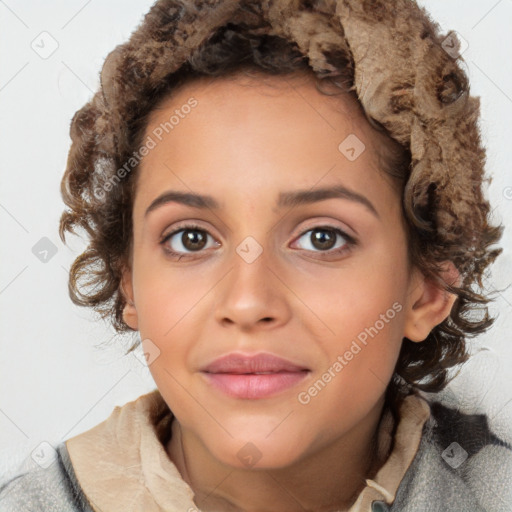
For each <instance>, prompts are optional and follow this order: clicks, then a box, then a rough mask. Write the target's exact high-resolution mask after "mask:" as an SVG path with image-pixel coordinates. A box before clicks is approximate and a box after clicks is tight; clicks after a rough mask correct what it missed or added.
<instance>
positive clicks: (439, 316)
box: [404, 261, 460, 342]
mask: <svg viewBox="0 0 512 512" xmlns="http://www.w3.org/2000/svg"><path fill="white" fill-rule="evenodd" d="M442 266H443V268H444V271H443V273H442V274H441V276H440V277H441V278H442V279H443V281H445V282H446V283H448V284H452V285H457V286H460V274H459V272H458V270H457V269H456V268H455V265H454V264H453V263H452V262H451V261H446V262H444V263H443V264H442ZM411 290H412V291H411V292H410V295H409V302H408V304H407V308H406V320H405V325H404V337H406V338H408V339H409V340H411V341H415V342H421V341H424V340H425V339H426V338H427V337H428V335H429V334H430V332H431V331H432V329H433V328H434V327H436V326H437V325H439V324H440V323H442V322H443V321H444V320H445V319H446V318H448V316H449V315H450V312H451V310H452V306H453V304H454V302H455V300H456V299H457V296H456V295H454V294H452V293H449V292H447V291H445V290H444V289H443V288H442V287H441V285H439V284H436V283H434V282H433V281H432V280H430V279H426V278H425V276H423V275H422V274H420V273H419V271H418V274H417V276H416V279H414V280H412V281H411Z"/></svg>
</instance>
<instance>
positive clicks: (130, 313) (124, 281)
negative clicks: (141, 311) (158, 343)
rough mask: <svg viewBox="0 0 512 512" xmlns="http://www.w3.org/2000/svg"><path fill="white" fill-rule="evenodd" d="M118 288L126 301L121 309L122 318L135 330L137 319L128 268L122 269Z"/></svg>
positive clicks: (137, 324)
mask: <svg viewBox="0 0 512 512" xmlns="http://www.w3.org/2000/svg"><path fill="white" fill-rule="evenodd" d="M120 288H121V290H120V292H121V294H122V295H123V297H124V299H125V301H126V304H125V305H124V309H123V320H124V322H125V323H126V324H127V325H128V326H129V327H131V328H132V329H133V330H134V331H136V330H138V328H139V321H138V316H137V309H136V307H135V301H134V296H133V284H132V273H131V270H130V269H128V268H125V269H124V270H123V277H122V278H121V283H120Z"/></svg>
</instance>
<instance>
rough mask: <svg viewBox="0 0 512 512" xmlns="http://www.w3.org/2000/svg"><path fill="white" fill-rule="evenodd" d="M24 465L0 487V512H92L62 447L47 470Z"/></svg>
mask: <svg viewBox="0 0 512 512" xmlns="http://www.w3.org/2000/svg"><path fill="white" fill-rule="evenodd" d="M27 466H28V465H27V464H25V469H23V470H22V471H21V472H20V473H19V474H18V475H16V476H14V477H12V478H10V479H8V480H7V481H4V482H1V483H0V512H29V511H30V512H36V511H41V512H42V511H45V512H61V511H63V510H65V511H66V512H93V510H92V508H91V507H90V505H89V503H88V501H87V499H86V497H85V495H84V494H83V492H82V490H81V488H80V486H79V484H78V481H77V480H76V477H75V475H74V472H73V468H72V466H71V462H70V460H69V455H68V453H67V449H66V446H65V443H62V444H60V445H59V446H58V447H57V448H56V457H55V459H54V460H53V462H52V463H51V464H50V465H48V466H47V467H41V466H38V465H37V464H35V463H34V464H33V465H31V466H29V467H28V469H27Z"/></svg>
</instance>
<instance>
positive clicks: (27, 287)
mask: <svg viewBox="0 0 512 512" xmlns="http://www.w3.org/2000/svg"><path fill="white" fill-rule="evenodd" d="M151 4H152V2H151V1H149V0H138V1H136V2H135V1H127V0H109V1H101V2H99V1H93V0H88V1H86V0H80V1H78V0H66V1H64V0H48V1H46V2H35V1H32V2H30V1H29V2H27V1H24V2H23V1H21V0H6V1H0V28H1V29H0V55H1V65H0V134H1V136H0V159H1V160H0V161H1V165H0V173H1V174H0V180H1V187H0V229H1V241H0V258H1V259H0V261H1V264H0V315H1V316H0V318H1V322H0V333H1V346H0V433H1V434H0V461H1V462H0V470H3V471H6V468H8V467H10V466H12V464H14V463H15V462H16V460H19V459H20V457H22V456H24V455H27V454H30V453H31V452H32V450H34V449H35V448H36V447H38V446H39V445H40V443H41V442H44V441H46V442H48V443H50V444H51V445H53V446H56V445H57V444H58V443H59V442H60V441H61V440H64V439H67V438H69V437H72V436H74V435H77V434H79V433H80V432H83V431H85V430H88V429H89V428H91V427H93V426H94V425H96V424H98V423H99V422H101V421H103V420H104V419H105V418H107V417H108V416H109V415H110V413H111V412H112V410H113V408H114V407H115V406H116V405H122V404H124V403H126V402H128V401H130V400H133V399H135V398H136V397H138V396H140V395H142V394H144V393H146V392H148V391H150V390H152V389H154V387H155V385H154V383H153V381H152V378H151V375H150V374H149V371H148V370H147V368H146V367H145V366H144V365H143V364H142V363H141V360H140V359H139V357H140V353H139V354H138V355H137V353H136V354H129V355H127V356H124V355H123V354H124V351H125V349H126V347H127V346H129V344H130V341H131V338H130V337H125V338H124V339H123V338H120V337H119V336H116V335H115V333H114V331H113V329H112V328H111V327H109V325H107V324H106V323H104V322H102V321H100V320H98V318H97V317H96V316H95V315H94V314H93V313H92V312H90V311H88V310H85V309H82V308H79V307H77V306H74V305H73V304H72V302H71V300H70V299H69V297H68V290H67V278H68V269H69V267H70V264H71V263H72V261H73V259H74V258H75V257H76V256H77V255H78V254H79V253H80V252H81V251H82V250H83V249H84V248H85V244H84V242H83V241H80V240H79V239H77V238H73V237H70V238H69V246H65V245H64V244H63V243H62V242H61V241H60V238H59V236H58V221H59V217H60V214H61V212H62V209H63V207H64V205H63V203H62V200H61V197H60V190H59V184H60V179H61V176H62V173H63V172H64V169H65V165H66V158H67V152H68V150H69V145H70V138H69V125H70V121H71V118H72V116H73V114H74V113H75V111H76V110H78V109H79V108H81V107H82V106H83V105H84V104H85V103H86V102H87V101H88V100H89V99H90V98H91V97H92V95H93V92H95V91H96V89H97V87H98V85H99V78H98V77H99V71H100V69H101V65H102V63H103V60H104V59H105V57H106V56H107V54H108V53H109V52H110V51H111V50H112V49H113V48H114V47H115V46H116V45H117V44H120V43H122V42H124V41H126V40H127V39H128V37H129V36H130V34H131V32H132V31H133V30H134V29H135V27H136V26H137V25H138V24H139V23H140V22H141V21H142V17H143V15H144V14H145V13H146V12H147V10H148V8H149V7H150V5H151ZM421 5H424V6H425V7H427V9H428V10H429V11H430V12H431V14H432V15H433V17H434V19H435V20H437V21H438V22H439V23H440V25H441V27H442V29H443V32H444V33H448V31H449V30H451V29H453V30H456V31H457V32H458V34H459V38H462V39H461V40H462V41H463V44H464V45H466V44H467V49H466V50H465V51H464V53H463V57H464V60H465V68H466V71H467V73H468V75H469V78H470V82H471V93H472V94H473V95H476V96H480V98H481V112H482V118H481V129H482V135H483V138H484V143H485V145H486V146H487V148H488V153H487V171H488V173H489V174H491V175H492V176H493V182H492V184H491V185H490V187H489V190H488V196H489V198H490V200H491V203H492V205H493V208H494V210H493V218H494V219H495V220H496V221H500V222H504V223H505V225H506V230H505V234H504V238H503V240H502V246H503V247H504V253H503V254H502V255H501V256H500V258H499V259H498V261H497V262H496V264H495V265H494V268H493V271H492V274H491V275H490V276H489V278H488V279H487V283H488V286H489V287H491V288H493V289H496V288H499V289H500V290H503V291H501V292H499V293H497V294H496V301H495V302H494V303H493V304H492V306H491V312H492V313H493V314H494V315H498V318H497V320H496V323H495V325H494V327H493V328H492V329H491V330H490V331H489V332H488V333H486V334H485V335H483V336H481V337H479V338H478V339H477V340H475V341H474V342H473V345H472V346H473V351H474V352H475V353H476V354H477V355H475V357H474V358H473V360H472V361H471V362H470V363H468V364H467V365H466V366H465V367H464V368H463V370H462V372H461V373H460V375H459V376H458V377H457V378H456V380H455V381H454V382H453V383H452V384H451V385H450V389H449V392H450V393H453V394H455V395H456V396H458V397H459V398H460V399H461V402H462V403H463V406H464V407H466V408H467V409H468V410H470V409H471V410H485V411H486V412H487V413H488V414H489V415H490V417H491V419H492V420H493V422H494V423H495V424H496V428H497V429H498V430H499V431H500V432H501V433H502V434H503V435H508V434H509V432H510V425H511V423H510V418H511V416H512V414H511V409H512V378H511V372H510V366H511V363H512V345H511V339H510V338H511V337H510V329H511V327H512V290H510V289H505V288H506V287H507V285H509V284H510V283H511V281H512V279H511V275H512V265H511V247H512V238H511V234H510V223H509V222H508V219H511V218H512V171H511V162H512V128H511V125H512V123H511V119H512V65H511V63H512V31H511V30H510V25H511V23H512V0H499V1H495V0H485V1H475V0H471V1H467V0H466V1H465V2H457V1H455V0H423V1H422V2H421ZM42 40H43V41H44V43H42V42H41V41H42ZM45 52H46V53H45ZM51 52H53V53H51ZM47 53H51V55H47ZM45 250H46V251H48V252H47V253H46V255H45V257H43V260H45V261H42V259H41V251H45Z"/></svg>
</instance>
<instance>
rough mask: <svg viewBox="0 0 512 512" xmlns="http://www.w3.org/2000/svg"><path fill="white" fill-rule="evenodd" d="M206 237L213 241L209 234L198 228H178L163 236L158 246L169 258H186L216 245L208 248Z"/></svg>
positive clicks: (193, 226) (188, 226) (189, 226)
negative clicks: (161, 247)
mask: <svg viewBox="0 0 512 512" xmlns="http://www.w3.org/2000/svg"><path fill="white" fill-rule="evenodd" d="M208 237H210V238H211V239H212V240H213V237H212V236H211V235H210V233H208V231H205V230H204V229H202V228H200V227H199V226H195V225H187V226H180V228H179V229H177V230H174V231H172V232H171V233H169V234H167V235H165V236H164V237H163V239H162V240H161V241H160V244H161V245H162V246H163V248H164V251H165V252H166V253H168V254H170V255H171V256H186V255H188V254H191V253H194V252H200V251H201V250H202V249H205V248H209V247H211V246H212V245H218V242H215V243H214V244H210V245H209V246H208Z"/></svg>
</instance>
